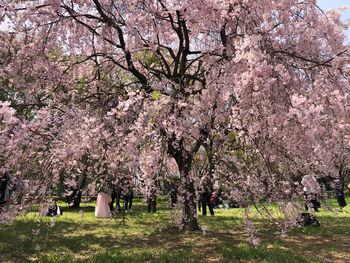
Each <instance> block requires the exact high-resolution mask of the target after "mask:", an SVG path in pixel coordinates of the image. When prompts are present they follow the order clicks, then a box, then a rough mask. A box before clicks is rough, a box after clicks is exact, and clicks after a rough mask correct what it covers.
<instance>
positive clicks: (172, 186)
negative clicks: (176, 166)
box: [170, 181, 178, 207]
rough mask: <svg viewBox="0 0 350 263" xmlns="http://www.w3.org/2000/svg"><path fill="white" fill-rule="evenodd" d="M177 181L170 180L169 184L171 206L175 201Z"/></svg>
mask: <svg viewBox="0 0 350 263" xmlns="http://www.w3.org/2000/svg"><path fill="white" fill-rule="evenodd" d="M177 191H178V186H177V181H172V182H171V184H170V197H171V206H172V207H174V206H175V204H176V203H177Z"/></svg>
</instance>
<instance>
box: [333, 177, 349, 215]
mask: <svg viewBox="0 0 350 263" xmlns="http://www.w3.org/2000/svg"><path fill="white" fill-rule="evenodd" d="M334 191H335V196H336V198H337V202H338V205H339V209H337V211H338V212H343V208H344V207H345V206H346V205H347V204H346V201H345V196H344V182H342V180H339V179H337V180H335V187H334Z"/></svg>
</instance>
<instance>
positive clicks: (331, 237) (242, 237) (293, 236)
mask: <svg viewBox="0 0 350 263" xmlns="http://www.w3.org/2000/svg"><path fill="white" fill-rule="evenodd" d="M347 202H348V203H350V198H348V199H347ZM331 204H332V206H333V207H336V202H335V201H334V200H332V201H331ZM63 209H64V208H63ZM64 210H65V211H64V213H63V215H62V216H61V217H59V218H58V219H57V221H56V224H55V225H54V226H53V227H51V226H50V220H51V218H48V217H46V218H44V219H43V221H42V222H41V224H40V227H39V222H38V219H39V217H38V214H36V213H31V214H30V215H28V216H27V217H26V218H22V219H19V220H17V221H15V222H13V224H12V225H7V226H3V225H2V226H0V262H31V261H33V262H350V205H349V207H346V208H345V209H344V212H343V213H339V214H333V213H332V212H329V211H324V210H322V209H321V212H320V213H318V219H319V221H320V223H321V227H316V226H307V227H304V228H298V229H294V230H293V231H291V232H289V233H288V235H287V237H284V238H282V237H281V234H280V232H278V231H276V229H275V228H274V227H273V226H266V224H262V222H261V220H258V221H257V223H258V225H259V227H258V228H259V230H260V231H259V237H260V238H261V240H262V242H261V246H260V248H258V249H255V248H254V247H253V246H251V245H250V243H249V242H248V235H247V233H246V231H245V228H244V226H243V222H244V221H243V209H242V208H237V209H216V210H215V212H216V214H215V216H214V217H210V216H208V217H203V216H199V222H200V224H201V225H204V226H206V227H207V230H206V233H205V235H204V234H203V232H202V231H198V232H190V233H183V232H179V230H178V228H177V227H176V226H175V224H174V222H173V221H172V220H171V219H170V218H169V209H168V208H167V207H166V205H165V202H160V204H158V212H157V213H156V214H148V213H146V211H147V210H146V205H145V204H144V203H143V202H141V201H137V202H135V205H134V207H133V212H132V213H129V214H127V215H126V216H125V222H124V223H123V220H122V216H121V215H120V216H118V217H116V218H115V219H98V218H95V217H94V204H93V203H88V204H86V205H85V206H84V207H82V210H83V211H84V214H83V215H82V214H80V213H79V210H69V209H67V208H66V209H64ZM27 220H28V222H27V223H25V222H24V221H27ZM38 229H39V231H38Z"/></svg>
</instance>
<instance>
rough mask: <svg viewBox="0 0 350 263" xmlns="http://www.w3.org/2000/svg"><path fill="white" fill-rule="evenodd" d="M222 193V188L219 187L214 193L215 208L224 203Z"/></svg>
mask: <svg viewBox="0 0 350 263" xmlns="http://www.w3.org/2000/svg"><path fill="white" fill-rule="evenodd" d="M221 193H222V190H221V189H217V190H216V191H215V193H214V196H213V197H214V207H215V208H217V207H219V205H221V204H222V200H221Z"/></svg>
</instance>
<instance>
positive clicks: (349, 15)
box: [317, 0, 350, 43]
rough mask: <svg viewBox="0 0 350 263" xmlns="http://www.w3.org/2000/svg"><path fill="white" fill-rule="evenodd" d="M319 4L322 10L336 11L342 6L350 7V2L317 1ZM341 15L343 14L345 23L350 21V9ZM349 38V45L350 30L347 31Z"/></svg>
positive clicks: (335, 0)
mask: <svg viewBox="0 0 350 263" xmlns="http://www.w3.org/2000/svg"><path fill="white" fill-rule="evenodd" d="M317 4H318V6H319V7H320V8H321V9H322V10H327V9H334V8H337V7H340V6H349V7H350V0H317ZM341 14H342V20H343V21H345V20H347V19H350V9H348V10H345V11H342V12H341ZM347 36H348V43H349V42H350V30H347Z"/></svg>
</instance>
